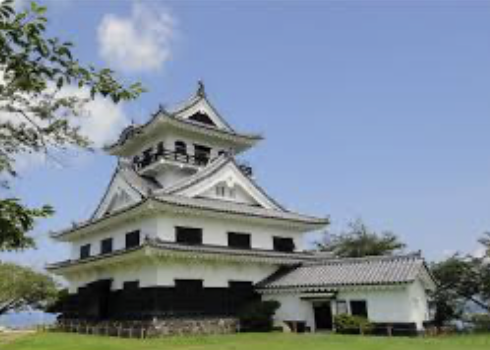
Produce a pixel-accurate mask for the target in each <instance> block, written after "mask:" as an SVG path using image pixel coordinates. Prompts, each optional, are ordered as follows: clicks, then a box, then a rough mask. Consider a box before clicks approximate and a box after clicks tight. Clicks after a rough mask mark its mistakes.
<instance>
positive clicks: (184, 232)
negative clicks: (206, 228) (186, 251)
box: [175, 227, 202, 244]
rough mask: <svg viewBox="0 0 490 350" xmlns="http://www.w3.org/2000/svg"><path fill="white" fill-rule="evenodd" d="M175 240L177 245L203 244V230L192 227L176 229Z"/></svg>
mask: <svg viewBox="0 0 490 350" xmlns="http://www.w3.org/2000/svg"><path fill="white" fill-rule="evenodd" d="M175 240H176V241H177V243H184V244H202V229H201V228H192V227H176V228H175Z"/></svg>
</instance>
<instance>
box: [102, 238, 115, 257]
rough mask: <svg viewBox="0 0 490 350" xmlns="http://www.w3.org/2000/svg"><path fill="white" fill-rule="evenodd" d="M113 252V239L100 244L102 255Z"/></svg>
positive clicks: (104, 240) (107, 239)
mask: <svg viewBox="0 0 490 350" xmlns="http://www.w3.org/2000/svg"><path fill="white" fill-rule="evenodd" d="M111 252H112V238H106V239H103V240H102V241H101V242H100V254H109V253H111Z"/></svg>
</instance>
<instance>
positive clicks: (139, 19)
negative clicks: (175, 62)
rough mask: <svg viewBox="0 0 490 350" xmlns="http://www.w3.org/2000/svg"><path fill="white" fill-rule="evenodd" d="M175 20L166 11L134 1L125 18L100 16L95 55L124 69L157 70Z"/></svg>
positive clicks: (168, 50)
mask: <svg viewBox="0 0 490 350" xmlns="http://www.w3.org/2000/svg"><path fill="white" fill-rule="evenodd" d="M175 23H176V21H175V19H174V18H173V17H172V15H171V14H170V13H169V12H168V10H166V9H163V8H161V7H158V8H157V7H150V6H148V5H147V4H143V3H139V2H135V3H133V4H132V8H131V15H130V16H129V17H122V16H118V15H115V14H106V15H105V16H104V17H103V18H102V21H101V23H100V25H99V27H98V30H97V38H98V42H99V54H100V55H101V56H102V58H104V59H105V60H106V61H107V62H108V63H109V64H110V65H111V66H113V67H114V68H118V69H120V70H122V71H125V72H143V71H156V70H159V69H161V68H162V66H163V65H164V64H165V62H167V61H168V59H169V58H170V56H171V43H172V41H173V39H174V36H175Z"/></svg>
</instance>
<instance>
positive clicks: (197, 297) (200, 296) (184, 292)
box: [174, 279, 205, 313]
mask: <svg viewBox="0 0 490 350" xmlns="http://www.w3.org/2000/svg"><path fill="white" fill-rule="evenodd" d="M204 297H205V296H204V288H203V282H202V280H190V279H189V280H184V279H176V280H175V297H174V308H175V309H177V311H181V312H186V313H199V312H200V311H202V309H203V307H204V305H205V300H204Z"/></svg>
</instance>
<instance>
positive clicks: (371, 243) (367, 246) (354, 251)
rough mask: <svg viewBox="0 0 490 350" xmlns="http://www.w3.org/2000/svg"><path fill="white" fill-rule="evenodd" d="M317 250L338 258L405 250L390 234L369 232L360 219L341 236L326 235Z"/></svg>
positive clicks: (403, 245)
mask: <svg viewBox="0 0 490 350" xmlns="http://www.w3.org/2000/svg"><path fill="white" fill-rule="evenodd" d="M317 245H318V248H319V249H320V250H322V251H327V252H332V253H333V254H334V255H336V256H338V257H364V256H375V255H387V254H393V253H395V252H397V251H400V250H402V249H404V248H405V244H404V243H402V242H400V240H399V238H398V237H397V236H396V235H395V234H393V233H391V232H382V233H381V234H378V233H376V232H374V231H371V229H369V228H368V227H367V225H366V224H364V222H363V221H362V220H360V219H358V220H356V221H353V222H351V223H349V225H348V230H347V231H346V232H343V233H341V234H338V235H336V234H332V235H329V234H327V235H326V236H325V238H324V240H323V241H322V242H319V243H318V244H317Z"/></svg>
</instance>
